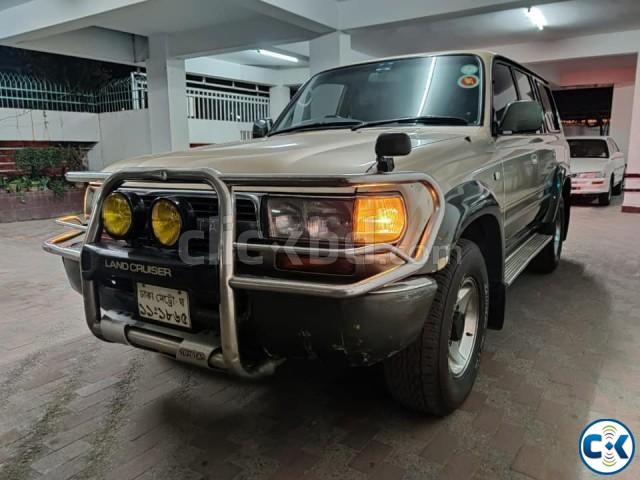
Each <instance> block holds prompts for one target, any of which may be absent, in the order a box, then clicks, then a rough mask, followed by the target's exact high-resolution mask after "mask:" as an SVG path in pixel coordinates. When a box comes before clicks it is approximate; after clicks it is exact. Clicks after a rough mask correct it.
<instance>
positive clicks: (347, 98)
mask: <svg viewBox="0 0 640 480" xmlns="http://www.w3.org/2000/svg"><path fill="white" fill-rule="evenodd" d="M481 92H482V65H481V63H480V59H479V58H478V57H476V56H473V55H442V56H436V57H423V58H405V59H398V60H390V61H383V62H377V63H367V64H364V65H354V66H350V67H344V68H339V69H336V70H330V71H328V72H324V73H321V74H319V75H317V76H315V77H313V78H312V79H311V81H309V83H307V84H306V85H305V86H304V87H303V88H302V90H301V91H300V92H299V94H298V96H297V97H296V101H295V102H292V103H290V104H289V106H288V107H287V109H286V110H285V112H284V114H283V115H282V116H281V117H280V119H279V121H278V122H277V123H276V125H275V126H274V128H273V130H272V133H277V132H279V131H285V130H291V129H297V128H300V129H304V128H305V127H311V126H316V127H319V128H322V127H323V126H324V127H326V128H328V127H330V128H340V127H341V126H342V127H344V128H346V127H348V126H353V125H356V124H358V123H361V122H377V121H383V120H390V119H396V118H405V119H406V118H413V117H443V118H446V117H449V118H453V119H463V120H465V121H466V123H467V124H469V125H478V124H479V123H480V122H481V99H482V94H481ZM439 124H440V125H442V124H443V122H440V123H439ZM445 124H446V123H445ZM460 124H461V122H460V121H459V120H458V121H457V122H455V121H453V122H451V125H460ZM462 124H464V122H463V123H462Z"/></svg>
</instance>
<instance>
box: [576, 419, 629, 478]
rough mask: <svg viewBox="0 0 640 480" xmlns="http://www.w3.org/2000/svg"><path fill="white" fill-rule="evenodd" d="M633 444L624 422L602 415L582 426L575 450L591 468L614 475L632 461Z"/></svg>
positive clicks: (596, 471)
mask: <svg viewBox="0 0 640 480" xmlns="http://www.w3.org/2000/svg"><path fill="white" fill-rule="evenodd" d="M635 446H636V444H635V439H634V438H633V434H632V433H631V430H629V428H628V427H627V426H626V425H625V424H624V423H622V422H620V421H618V420H614V419H611V418H603V419H600V420H596V421H595V422H592V423H590V424H589V425H588V426H587V428H585V429H584V431H583V432H582V435H580V441H579V442H578V452H579V454H580V458H581V459H582V461H583V462H584V464H585V465H586V467H587V468H588V469H589V470H591V471H592V472H595V473H598V474H600V475H615V474H617V473H620V472H621V471H623V470H624V469H625V468H627V467H628V466H629V464H630V463H631V462H632V460H633V455H634V453H635Z"/></svg>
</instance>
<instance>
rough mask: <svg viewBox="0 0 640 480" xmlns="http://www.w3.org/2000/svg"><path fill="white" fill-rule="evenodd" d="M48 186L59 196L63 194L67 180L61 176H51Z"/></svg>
mask: <svg viewBox="0 0 640 480" xmlns="http://www.w3.org/2000/svg"><path fill="white" fill-rule="evenodd" d="M48 186H49V190H51V191H52V192H53V193H54V195H56V196H57V197H61V196H62V195H64V191H65V189H66V188H67V182H66V181H65V180H64V179H62V178H52V179H51V181H50V182H49V185H48Z"/></svg>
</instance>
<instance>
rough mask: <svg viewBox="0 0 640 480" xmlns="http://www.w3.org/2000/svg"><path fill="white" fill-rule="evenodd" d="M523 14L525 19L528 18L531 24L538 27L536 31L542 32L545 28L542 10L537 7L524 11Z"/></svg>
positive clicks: (545, 20)
mask: <svg viewBox="0 0 640 480" xmlns="http://www.w3.org/2000/svg"><path fill="white" fill-rule="evenodd" d="M524 13H525V15H526V16H527V17H529V20H531V23H533V24H534V25H535V26H536V27H538V30H543V29H544V27H546V26H547V19H546V18H544V14H543V13H542V10H540V9H539V8H538V7H531V8H528V9H527V10H525V11H524Z"/></svg>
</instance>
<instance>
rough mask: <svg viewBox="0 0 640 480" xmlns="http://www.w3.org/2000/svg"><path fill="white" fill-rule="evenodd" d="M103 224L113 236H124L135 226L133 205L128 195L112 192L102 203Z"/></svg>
mask: <svg viewBox="0 0 640 480" xmlns="http://www.w3.org/2000/svg"><path fill="white" fill-rule="evenodd" d="M102 224H103V225H104V229H105V230H106V231H107V233H108V234H109V235H111V236H112V237H113V238H124V237H126V236H127V235H128V234H129V232H130V231H131V227H132V226H133V207H132V206H131V202H130V201H129V199H128V198H127V196H126V195H124V194H122V193H117V192H116V193H112V194H110V195H109V196H108V197H107V198H106V199H105V201H104V204H103V205H102Z"/></svg>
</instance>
